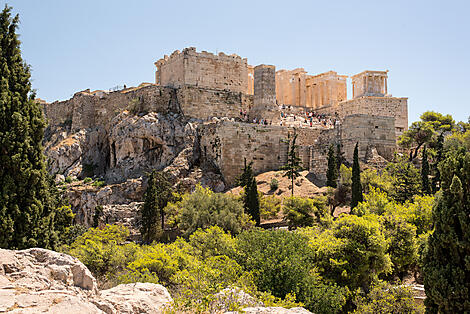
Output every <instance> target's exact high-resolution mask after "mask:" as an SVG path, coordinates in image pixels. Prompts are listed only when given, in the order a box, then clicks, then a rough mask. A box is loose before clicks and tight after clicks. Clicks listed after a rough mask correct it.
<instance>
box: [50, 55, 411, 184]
mask: <svg viewBox="0 0 470 314" xmlns="http://www.w3.org/2000/svg"><path fill="white" fill-rule="evenodd" d="M155 66H156V72H155V79H156V81H155V83H143V84H141V85H140V86H138V87H128V88H124V89H122V90H118V91H113V92H109V91H93V92H91V91H90V90H85V91H81V92H78V93H76V94H75V95H74V96H73V97H72V98H71V99H69V100H66V101H59V102H53V103H50V104H45V108H44V110H45V115H46V117H47V119H48V121H49V127H48V130H47V132H46V146H47V147H46V153H47V155H48V156H49V158H50V170H51V172H53V173H54V174H62V175H64V176H76V177H79V178H83V177H86V176H101V177H103V178H105V179H106V181H107V182H108V183H112V182H116V183H119V182H126V180H131V179H138V178H141V177H142V175H143V174H144V173H145V172H146V171H148V170H149V169H166V170H168V171H171V172H172V173H173V174H174V176H175V177H178V178H180V179H182V180H183V181H185V180H186V181H187V180H189V179H188V178H193V179H194V180H199V181H200V182H202V183H203V184H205V185H209V186H211V187H213V188H214V189H216V190H224V189H226V188H228V187H230V186H232V185H233V183H234V179H235V178H236V176H237V175H238V174H239V173H240V172H241V169H242V168H243V162H244V158H246V159H247V161H253V168H254V171H255V172H257V173H260V172H265V171H270V170H277V169H279V167H280V166H281V165H283V164H285V162H286V159H287V150H288V145H289V143H288V141H287V139H288V138H290V137H291V136H292V135H293V134H294V132H295V133H296V134H297V135H298V138H297V144H298V145H299V150H298V153H299V156H300V157H301V159H302V162H303V167H304V168H305V169H307V170H308V171H310V172H311V173H312V175H314V176H315V177H317V178H318V179H319V180H320V181H321V180H324V178H325V172H326V165H327V162H326V152H327V150H328V147H329V145H330V144H335V145H336V144H340V145H341V147H342V150H343V152H344V154H345V157H346V159H347V160H348V161H351V159H352V155H353V148H354V145H355V144H356V142H358V143H359V152H360V157H361V158H362V160H363V162H367V161H370V160H371V158H372V159H373V160H374V162H377V160H385V159H390V158H392V156H393V154H394V152H395V150H396V138H397V136H399V135H400V134H402V133H403V131H404V130H406V129H407V123H408V109H407V98H397V97H392V96H391V95H390V94H389V93H388V89H387V79H388V71H363V72H361V73H359V74H356V75H353V76H352V77H351V78H352V85H353V86H352V91H353V95H352V97H351V98H350V99H348V95H347V86H346V84H347V81H346V78H347V76H346V75H339V74H338V73H336V72H334V71H329V72H326V73H321V74H317V75H309V74H308V73H307V72H306V71H305V70H304V69H302V68H298V69H294V70H278V71H276V69H275V66H273V65H264V64H261V65H257V66H251V65H249V64H248V61H247V59H244V58H241V57H239V56H237V55H226V54H224V53H222V52H221V53H219V54H218V55H215V54H212V53H209V52H205V51H202V52H197V51H196V48H186V49H184V50H183V51H178V50H177V51H175V52H173V53H172V54H171V55H170V56H166V55H165V56H164V57H163V58H161V59H160V60H158V61H157V62H155Z"/></svg>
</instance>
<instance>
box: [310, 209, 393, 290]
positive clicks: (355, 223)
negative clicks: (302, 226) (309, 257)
mask: <svg viewBox="0 0 470 314" xmlns="http://www.w3.org/2000/svg"><path fill="white" fill-rule="evenodd" d="M310 234H311V235H312V236H313V238H311V239H310V241H309V243H310V245H311V247H312V248H313V250H314V261H315V264H316V265H317V266H318V269H319V271H320V274H321V275H323V276H324V277H325V278H327V279H329V280H331V281H332V282H335V283H337V284H339V285H341V286H347V287H349V289H350V290H351V291H354V290H356V289H357V288H363V289H365V290H367V288H368V287H369V285H370V283H371V282H372V281H373V280H374V279H376V278H377V276H378V275H380V274H382V273H386V274H387V273H390V271H391V261H390V256H389V255H388V254H387V252H386V250H387V247H388V246H387V245H388V243H387V241H386V239H385V237H384V235H383V234H382V231H381V225H380V224H379V221H378V219H377V216H375V215H366V216H363V217H357V216H354V215H342V216H340V218H339V219H338V220H336V221H335V222H334V224H333V226H332V228H331V229H327V230H325V231H323V232H317V233H313V232H312V233H310Z"/></svg>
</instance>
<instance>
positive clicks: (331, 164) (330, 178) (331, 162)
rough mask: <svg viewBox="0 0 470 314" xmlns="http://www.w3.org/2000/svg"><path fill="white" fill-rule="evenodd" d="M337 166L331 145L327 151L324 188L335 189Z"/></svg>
mask: <svg viewBox="0 0 470 314" xmlns="http://www.w3.org/2000/svg"><path fill="white" fill-rule="evenodd" d="M337 167H338V165H337V160H336V155H335V151H334V148H333V144H332V145H330V148H329V149H328V170H327V171H326V186H331V187H333V188H336V186H337V180H338V168H337Z"/></svg>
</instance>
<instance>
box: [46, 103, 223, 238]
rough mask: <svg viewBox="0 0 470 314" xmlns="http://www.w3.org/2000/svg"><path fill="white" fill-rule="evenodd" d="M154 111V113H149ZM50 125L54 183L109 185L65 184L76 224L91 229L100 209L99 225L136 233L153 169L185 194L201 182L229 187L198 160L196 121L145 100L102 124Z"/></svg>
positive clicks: (220, 188)
mask: <svg viewBox="0 0 470 314" xmlns="http://www.w3.org/2000/svg"><path fill="white" fill-rule="evenodd" d="M83 97H84V96H80V97H78V99H79V100H80V99H81V98H83ZM119 97H122V96H119ZM75 98H77V97H75ZM75 98H73V99H72V100H73V101H74V102H77V101H78V100H77V99H75ZM85 98H86V99H88V98H90V97H85ZM169 101H170V102H171V100H169ZM131 104H132V102H131ZM75 105H77V104H75ZM77 106H78V105H77ZM147 107H148V108H147ZM154 107H155V108H157V109H155V108H154ZM142 108H144V109H142ZM152 108H153V109H155V110H156V111H149V110H150V109H152ZM131 109H132V110H131ZM75 111H76V110H75ZM80 117H81V118H83V115H81V116H80ZM49 123H50V125H49V127H48V129H47V130H46V137H45V143H44V144H45V154H46V156H47V158H48V163H49V171H50V173H51V174H53V175H55V176H56V181H64V180H65V178H66V177H71V178H73V179H78V180H83V179H84V178H87V177H89V178H93V179H94V180H95V181H96V180H102V181H105V182H106V186H104V187H97V186H93V185H92V184H91V183H89V184H84V182H83V181H81V182H74V183H71V184H68V185H67V189H66V196H67V197H68V199H69V201H70V204H71V206H72V210H73V211H74V213H75V214H76V216H75V219H76V221H77V222H78V223H81V224H85V225H87V226H91V225H92V223H93V221H96V218H95V209H96V208H97V206H101V207H102V208H104V209H105V210H104V211H103V213H102V214H103V215H100V217H99V219H98V220H99V222H100V223H113V222H120V223H124V224H126V225H127V226H128V227H130V229H131V230H133V231H135V232H133V233H136V232H137V230H138V227H139V221H138V219H137V216H138V215H137V211H138V204H139V203H138V202H140V201H142V196H143V191H144V190H145V183H146V182H145V174H146V173H147V172H150V171H151V170H153V169H156V170H165V171H168V172H169V173H170V174H171V175H172V178H173V183H174V184H175V185H176V184H179V186H182V187H184V188H185V189H187V190H190V189H192V188H194V186H195V185H196V184H197V183H201V184H202V185H204V186H209V187H211V188H212V189H214V190H215V191H219V192H220V191H223V190H224V189H225V188H226V186H225V182H224V180H223V177H222V176H221V175H220V174H219V171H218V169H217V168H216V167H214V165H213V164H211V163H209V162H204V161H201V159H200V153H199V152H200V148H199V136H198V133H199V131H198V127H199V122H198V120H195V119H188V118H187V117H185V116H184V115H183V114H182V113H181V112H179V111H178V110H177V109H174V110H173V111H171V112H170V111H166V110H159V109H158V106H154V105H152V104H151V103H150V104H149V103H147V102H143V103H141V107H139V108H137V109H136V108H134V107H131V108H130V109H129V110H127V109H125V110H123V111H122V112H116V113H115V114H114V115H109V116H108V120H107V121H104V123H103V125H93V124H92V125H86V126H87V127H86V128H78V129H77V128H76V127H74V125H79V124H77V123H75V122H73V121H72V122H67V123H64V122H61V123H54V121H51V120H49ZM201 165H202V168H203V169H201V168H200V166H201ZM136 202H137V203H136Z"/></svg>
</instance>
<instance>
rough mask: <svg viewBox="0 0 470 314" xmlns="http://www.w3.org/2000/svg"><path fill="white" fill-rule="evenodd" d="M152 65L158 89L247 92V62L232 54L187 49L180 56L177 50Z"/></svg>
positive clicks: (192, 48)
mask: <svg viewBox="0 0 470 314" xmlns="http://www.w3.org/2000/svg"><path fill="white" fill-rule="evenodd" d="M155 65H156V67H157V72H156V75H155V76H156V83H157V84H159V85H161V86H171V87H182V86H184V85H191V86H197V87H202V88H209V89H219V90H229V91H232V92H243V93H248V91H249V84H248V64H247V60H246V59H242V58H241V57H239V56H237V55H235V54H233V55H226V54H224V53H223V52H220V53H219V54H218V55H214V54H212V53H209V52H207V51H202V52H196V48H194V47H191V48H186V49H184V50H183V51H182V52H179V51H178V50H177V51H175V52H173V53H172V54H171V56H170V57H168V56H165V57H164V58H163V59H160V60H158V61H157V62H155Z"/></svg>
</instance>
